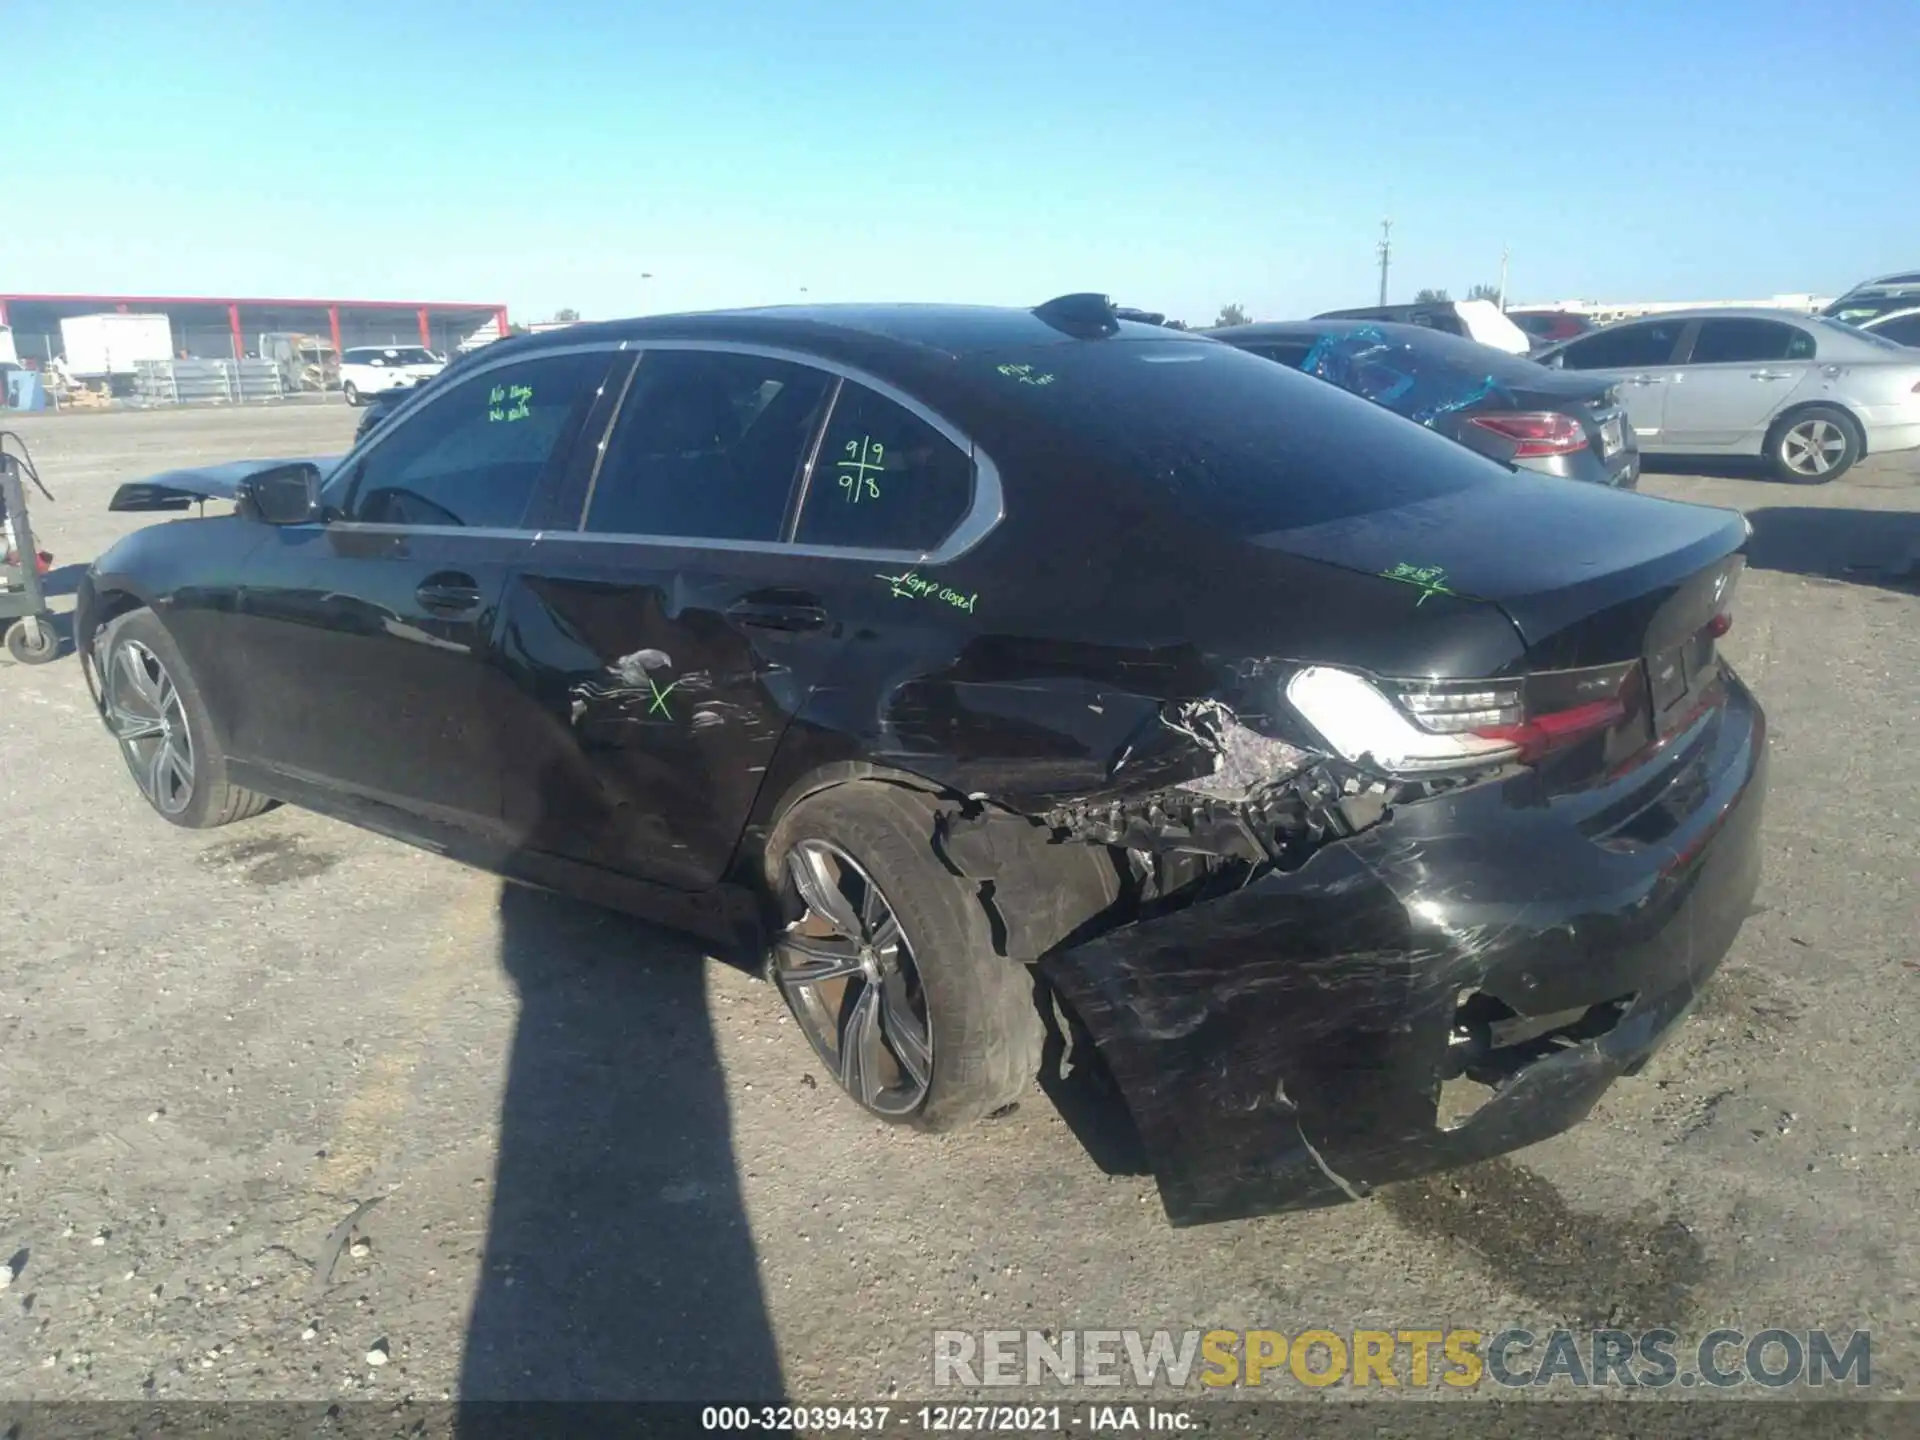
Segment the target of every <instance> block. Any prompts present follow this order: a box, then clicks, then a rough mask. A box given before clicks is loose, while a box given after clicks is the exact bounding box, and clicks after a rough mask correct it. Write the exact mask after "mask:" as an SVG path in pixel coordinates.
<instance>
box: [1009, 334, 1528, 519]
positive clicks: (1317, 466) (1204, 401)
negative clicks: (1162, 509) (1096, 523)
mask: <svg viewBox="0 0 1920 1440" xmlns="http://www.w3.org/2000/svg"><path fill="white" fill-rule="evenodd" d="M971 363H973V364H975V365H978V366H982V367H984V370H985V371H986V372H987V373H986V376H985V378H986V379H987V380H989V381H994V380H996V379H997V380H998V381H999V383H1000V385H1001V387H1002V390H1001V393H1002V394H1003V395H1004V397H1005V403H1007V404H1009V405H1013V406H1017V407H1020V408H1021V409H1022V410H1023V411H1024V412H1026V413H1028V414H1030V415H1031V416H1032V417H1033V418H1034V419H1035V420H1037V421H1039V422H1041V423H1042V424H1044V425H1046V426H1048V427H1050V428H1054V429H1057V430H1060V431H1063V432H1067V433H1069V434H1071V436H1072V437H1073V439H1074V440H1075V442H1076V445H1077V447H1078V448H1081V449H1083V450H1086V451H1088V452H1090V453H1093V454H1096V455H1101V456H1103V457H1108V458H1110V459H1111V460H1112V461H1113V462H1114V463H1116V464H1118V465H1121V466H1124V467H1125V468H1126V469H1128V470H1129V471H1131V472H1132V473H1134V474H1135V475H1137V476H1138V477H1139V478H1140V479H1141V480H1142V481H1143V482H1144V483H1145V484H1146V485H1147V486H1148V487H1149V488H1150V490H1151V491H1152V492H1153V494H1154V495H1155V497H1156V498H1157V499H1158V500H1159V501H1160V502H1161V503H1163V504H1164V505H1165V506H1166V507H1167V509H1168V511H1169V512H1170V513H1178V514H1183V515H1186V516H1190V517H1194V518H1198V519H1199V520H1201V521H1202V522H1203V523H1205V524H1208V525H1211V526H1215V527H1218V528H1221V529H1225V530H1228V531H1231V532H1233V533H1235V534H1238V535H1258V534H1265V533H1270V532H1273V531H1278V530H1290V529H1296V528H1301V527H1305V526H1310V525H1319V524H1324V523H1326V522H1327V521H1331V520H1342V519H1347V518H1350V517H1353V516H1357V515H1367V514H1372V513H1375V512H1377V511H1382V510H1390V509H1393V508H1395V507H1398V506H1402V505H1412V504H1417V503H1418V502H1420V501H1423V500H1430V499H1433V498H1435V497H1437V496H1441V495H1449V494H1452V493H1454V492H1455V491H1458V490H1463V489H1466V488H1468V487H1470V486H1473V485H1481V484H1486V483H1488V482H1490V481H1493V480H1497V479H1500V478H1501V477H1503V476H1506V475H1507V474H1508V472H1507V471H1506V470H1504V469H1503V468H1502V467H1500V466H1498V465H1496V464H1494V463H1493V462H1492V461H1490V460H1486V459H1484V458H1482V457H1480V456H1478V455H1475V454H1474V453H1473V452H1471V451H1469V450H1467V449H1466V448H1464V447H1463V446H1460V445H1458V444H1455V443H1454V442H1453V441H1451V440H1448V439H1445V438H1444V437H1442V436H1439V435H1436V434H1434V433H1433V432H1432V431H1430V430H1428V429H1426V428H1424V427H1423V426H1420V425H1416V424H1414V423H1413V422H1412V421H1410V420H1404V419H1401V418H1400V417H1398V416H1396V415H1393V414H1390V413H1388V412H1387V411H1385V410H1382V409H1381V408H1380V407H1378V406H1376V405H1374V404H1371V403H1370V402H1368V401H1366V400H1362V399H1360V398H1359V397H1358V396H1355V395H1350V394H1348V393H1346V392H1345V391H1343V390H1340V389H1338V388H1337V387H1335V386H1332V385H1328V384H1326V383H1325V382H1324V381H1320V380H1316V379H1314V378H1313V377H1312V376H1309V375H1304V374H1301V373H1300V372H1299V371H1297V370H1292V369H1289V368H1288V367H1286V366H1284V365H1276V364H1274V363H1273V362H1272V361H1270V360H1266V359H1263V358H1261V357H1260V356H1258V355H1253V354H1249V353H1247V352H1245V351H1241V350H1237V349H1234V348H1232V347H1231V346H1227V345H1218V344H1204V343H1189V342H1179V341H1173V342H1154V341H1129V342H1094V343H1089V344H1086V345H1082V346H1073V347H1052V348H1050V349H1048V350H1046V351H1044V352H1034V353H1032V354H998V355H988V356H976V357H973V359H972V362H971ZM1008 372H1012V376H1011V378H1008ZM1037 377H1038V378H1045V379H1046V383H1045V384H1035V383H1033V381H1034V380H1035V378H1037ZM1086 500H1087V503H1088V504H1089V505H1097V504H1099V503H1100V497H1099V496H1098V495H1089V496H1087V497H1086Z"/></svg>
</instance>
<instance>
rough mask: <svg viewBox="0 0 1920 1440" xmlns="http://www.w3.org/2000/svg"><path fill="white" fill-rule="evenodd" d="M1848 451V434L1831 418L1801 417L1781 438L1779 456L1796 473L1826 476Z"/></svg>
mask: <svg viewBox="0 0 1920 1440" xmlns="http://www.w3.org/2000/svg"><path fill="white" fill-rule="evenodd" d="M1846 453H1847V437H1846V434H1845V432H1844V431H1842V430H1841V428H1840V427H1839V426H1838V425H1836V424H1834V423H1833V422H1832V421H1831V420H1802V421H1801V422H1800V423H1799V424H1798V425H1795V426H1794V427H1793V428H1792V429H1790V430H1788V431H1787V433H1786V434H1785V435H1783V436H1781V437H1780V458H1781V459H1783V460H1785V461H1786V462H1787V468H1788V469H1789V470H1791V471H1793V473H1794V474H1796V475H1825V474H1826V473H1827V472H1828V471H1829V470H1832V469H1834V468H1835V467H1836V466H1837V465H1839V463H1840V461H1841V460H1842V459H1844V458H1845V456H1846Z"/></svg>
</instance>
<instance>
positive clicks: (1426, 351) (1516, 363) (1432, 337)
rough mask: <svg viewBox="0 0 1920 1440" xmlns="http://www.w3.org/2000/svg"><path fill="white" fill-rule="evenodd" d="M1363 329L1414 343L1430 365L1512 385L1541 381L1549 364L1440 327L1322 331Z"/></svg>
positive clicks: (1327, 332)
mask: <svg viewBox="0 0 1920 1440" xmlns="http://www.w3.org/2000/svg"><path fill="white" fill-rule="evenodd" d="M1363 329H1372V330H1376V331H1378V332H1379V333H1380V334H1381V335H1384V336H1385V337H1386V339H1387V343H1388V344H1390V345H1399V344H1405V345H1411V346H1412V347H1413V348H1414V351H1415V352H1416V353H1417V354H1418V355H1419V356H1420V357H1421V358H1422V359H1423V360H1425V361H1426V362H1427V363H1428V364H1429V365H1432V364H1440V365H1444V366H1446V367H1447V368H1448V369H1450V370H1455V371H1458V372H1459V373H1460V374H1461V375H1463V376H1468V375H1470V376H1472V377H1474V378H1475V379H1478V380H1484V379H1489V378H1491V379H1494V380H1497V381H1499V382H1500V383H1501V384H1502V385H1506V386H1509V387H1513V386H1519V387H1525V386H1528V385H1536V384H1538V383H1539V382H1540V381H1541V380H1542V379H1543V378H1544V377H1545V376H1546V374H1547V367H1546V366H1544V365H1540V364H1537V363H1535V362H1534V361H1532V360H1529V359H1527V357H1526V356H1524V355H1515V354H1514V353H1513V352H1512V351H1510V350H1496V349H1494V348H1493V346H1491V345H1482V344H1481V343H1480V342H1479V341H1477V340H1469V339H1467V338H1466V337H1464V336H1461V335H1449V334H1447V333H1446V332H1444V331H1441V330H1428V329H1426V328H1424V327H1422V326H1418V325H1372V326H1367V325H1355V326H1354V327H1353V329H1352V330H1345V329H1327V330H1323V331H1322V332H1321V334H1323V335H1351V334H1353V333H1354V332H1355V331H1358V330H1363Z"/></svg>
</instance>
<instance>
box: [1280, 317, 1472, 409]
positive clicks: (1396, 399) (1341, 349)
mask: <svg viewBox="0 0 1920 1440" xmlns="http://www.w3.org/2000/svg"><path fill="white" fill-rule="evenodd" d="M1300 368H1301V370H1303V371H1304V372H1306V373H1307V374H1309V375H1314V376H1317V377H1318V378H1320V379H1322V380H1325V381H1328V382H1329V383H1331V384H1334V385H1338V386H1339V387H1340V388H1341V389H1342V390H1350V391H1352V392H1353V393H1354V394H1355V395H1358V396H1361V397H1362V398H1363V399H1367V400H1371V401H1373V403H1374V404H1376V405H1379V406H1383V407H1384V408H1386V409H1388V410H1391V411H1393V413H1394V414H1396V415H1404V416H1405V417H1406V418H1407V419H1409V420H1412V421H1413V422H1415V423H1416V424H1419V425H1425V426H1428V427H1429V428H1431V427H1432V426H1433V424H1434V423H1435V422H1436V421H1437V420H1439V419H1440V418H1441V417H1443V416H1446V415H1451V414H1452V413H1453V412H1454V411H1456V410H1464V409H1466V408H1467V407H1468V406H1470V405H1477V404H1479V403H1480V402H1481V401H1482V400H1485V399H1488V398H1490V397H1491V398H1495V399H1504V398H1505V397H1507V396H1508V393H1509V392H1508V391H1507V389H1506V387H1505V386H1503V385H1501V384H1500V383H1499V382H1498V381H1496V380H1495V379H1494V378H1493V377H1492V376H1491V375H1486V376H1481V377H1479V378H1478V379H1475V378H1473V377H1472V376H1470V375H1467V374H1466V373H1464V372H1462V371H1460V370H1457V369H1455V368H1454V367H1453V366H1451V365H1447V364H1444V363H1442V362H1440V361H1438V360H1434V359H1430V358H1428V357H1425V356H1422V355H1420V354H1418V353H1417V352H1416V351H1415V350H1414V348H1413V347H1412V346H1411V345H1408V344H1406V343H1404V342H1403V341H1397V340H1392V339H1389V338H1388V336H1387V334H1386V332H1385V331H1384V330H1381V329H1380V328H1379V327H1378V326H1375V325H1362V326H1360V327H1359V328H1357V329H1354V330H1349V331H1346V332H1344V333H1343V334H1339V335H1328V336H1325V337H1323V338H1322V339H1320V340H1319V341H1318V342H1316V343H1315V345H1314V347H1313V348H1312V349H1311V350H1309V351H1308V352H1307V354H1306V358H1305V359H1303V360H1302V361H1301V362H1300Z"/></svg>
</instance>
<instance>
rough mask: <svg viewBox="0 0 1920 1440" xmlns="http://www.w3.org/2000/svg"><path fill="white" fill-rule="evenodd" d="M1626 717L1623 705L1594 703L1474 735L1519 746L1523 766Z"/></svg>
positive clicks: (1609, 701)
mask: <svg viewBox="0 0 1920 1440" xmlns="http://www.w3.org/2000/svg"><path fill="white" fill-rule="evenodd" d="M1626 714H1627V707H1626V704H1625V702H1624V701H1620V700H1595V701H1594V702H1592V703H1591V704H1588V705H1576V706H1574V707H1573V709H1571V710H1556V711H1554V712H1553V713H1552V714H1550V715H1536V716H1534V717H1533V718H1532V719H1531V720H1523V721H1521V722H1520V724H1518V725H1491V726H1488V727H1487V728H1486V729H1484V730H1475V731H1474V732H1473V733H1474V734H1476V735H1478V736H1480V737H1481V738H1482V739H1485V740H1506V741H1510V742H1511V743H1513V744H1515V745H1518V746H1519V747H1520V760H1521V763H1522V764H1524V763H1526V762H1527V761H1529V760H1537V759H1539V758H1540V757H1541V756H1542V755H1544V754H1546V753H1547V752H1548V751H1549V750H1558V749H1559V748H1560V747H1561V746H1563V745H1572V744H1574V743H1575V742H1577V741H1580V740H1584V739H1586V737H1587V736H1589V735H1593V734H1596V733H1598V732H1599V731H1602V730H1605V729H1607V728H1609V727H1610V726H1613V725H1617V724H1618V723H1619V722H1620V721H1622V720H1624V719H1625V718H1626Z"/></svg>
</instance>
